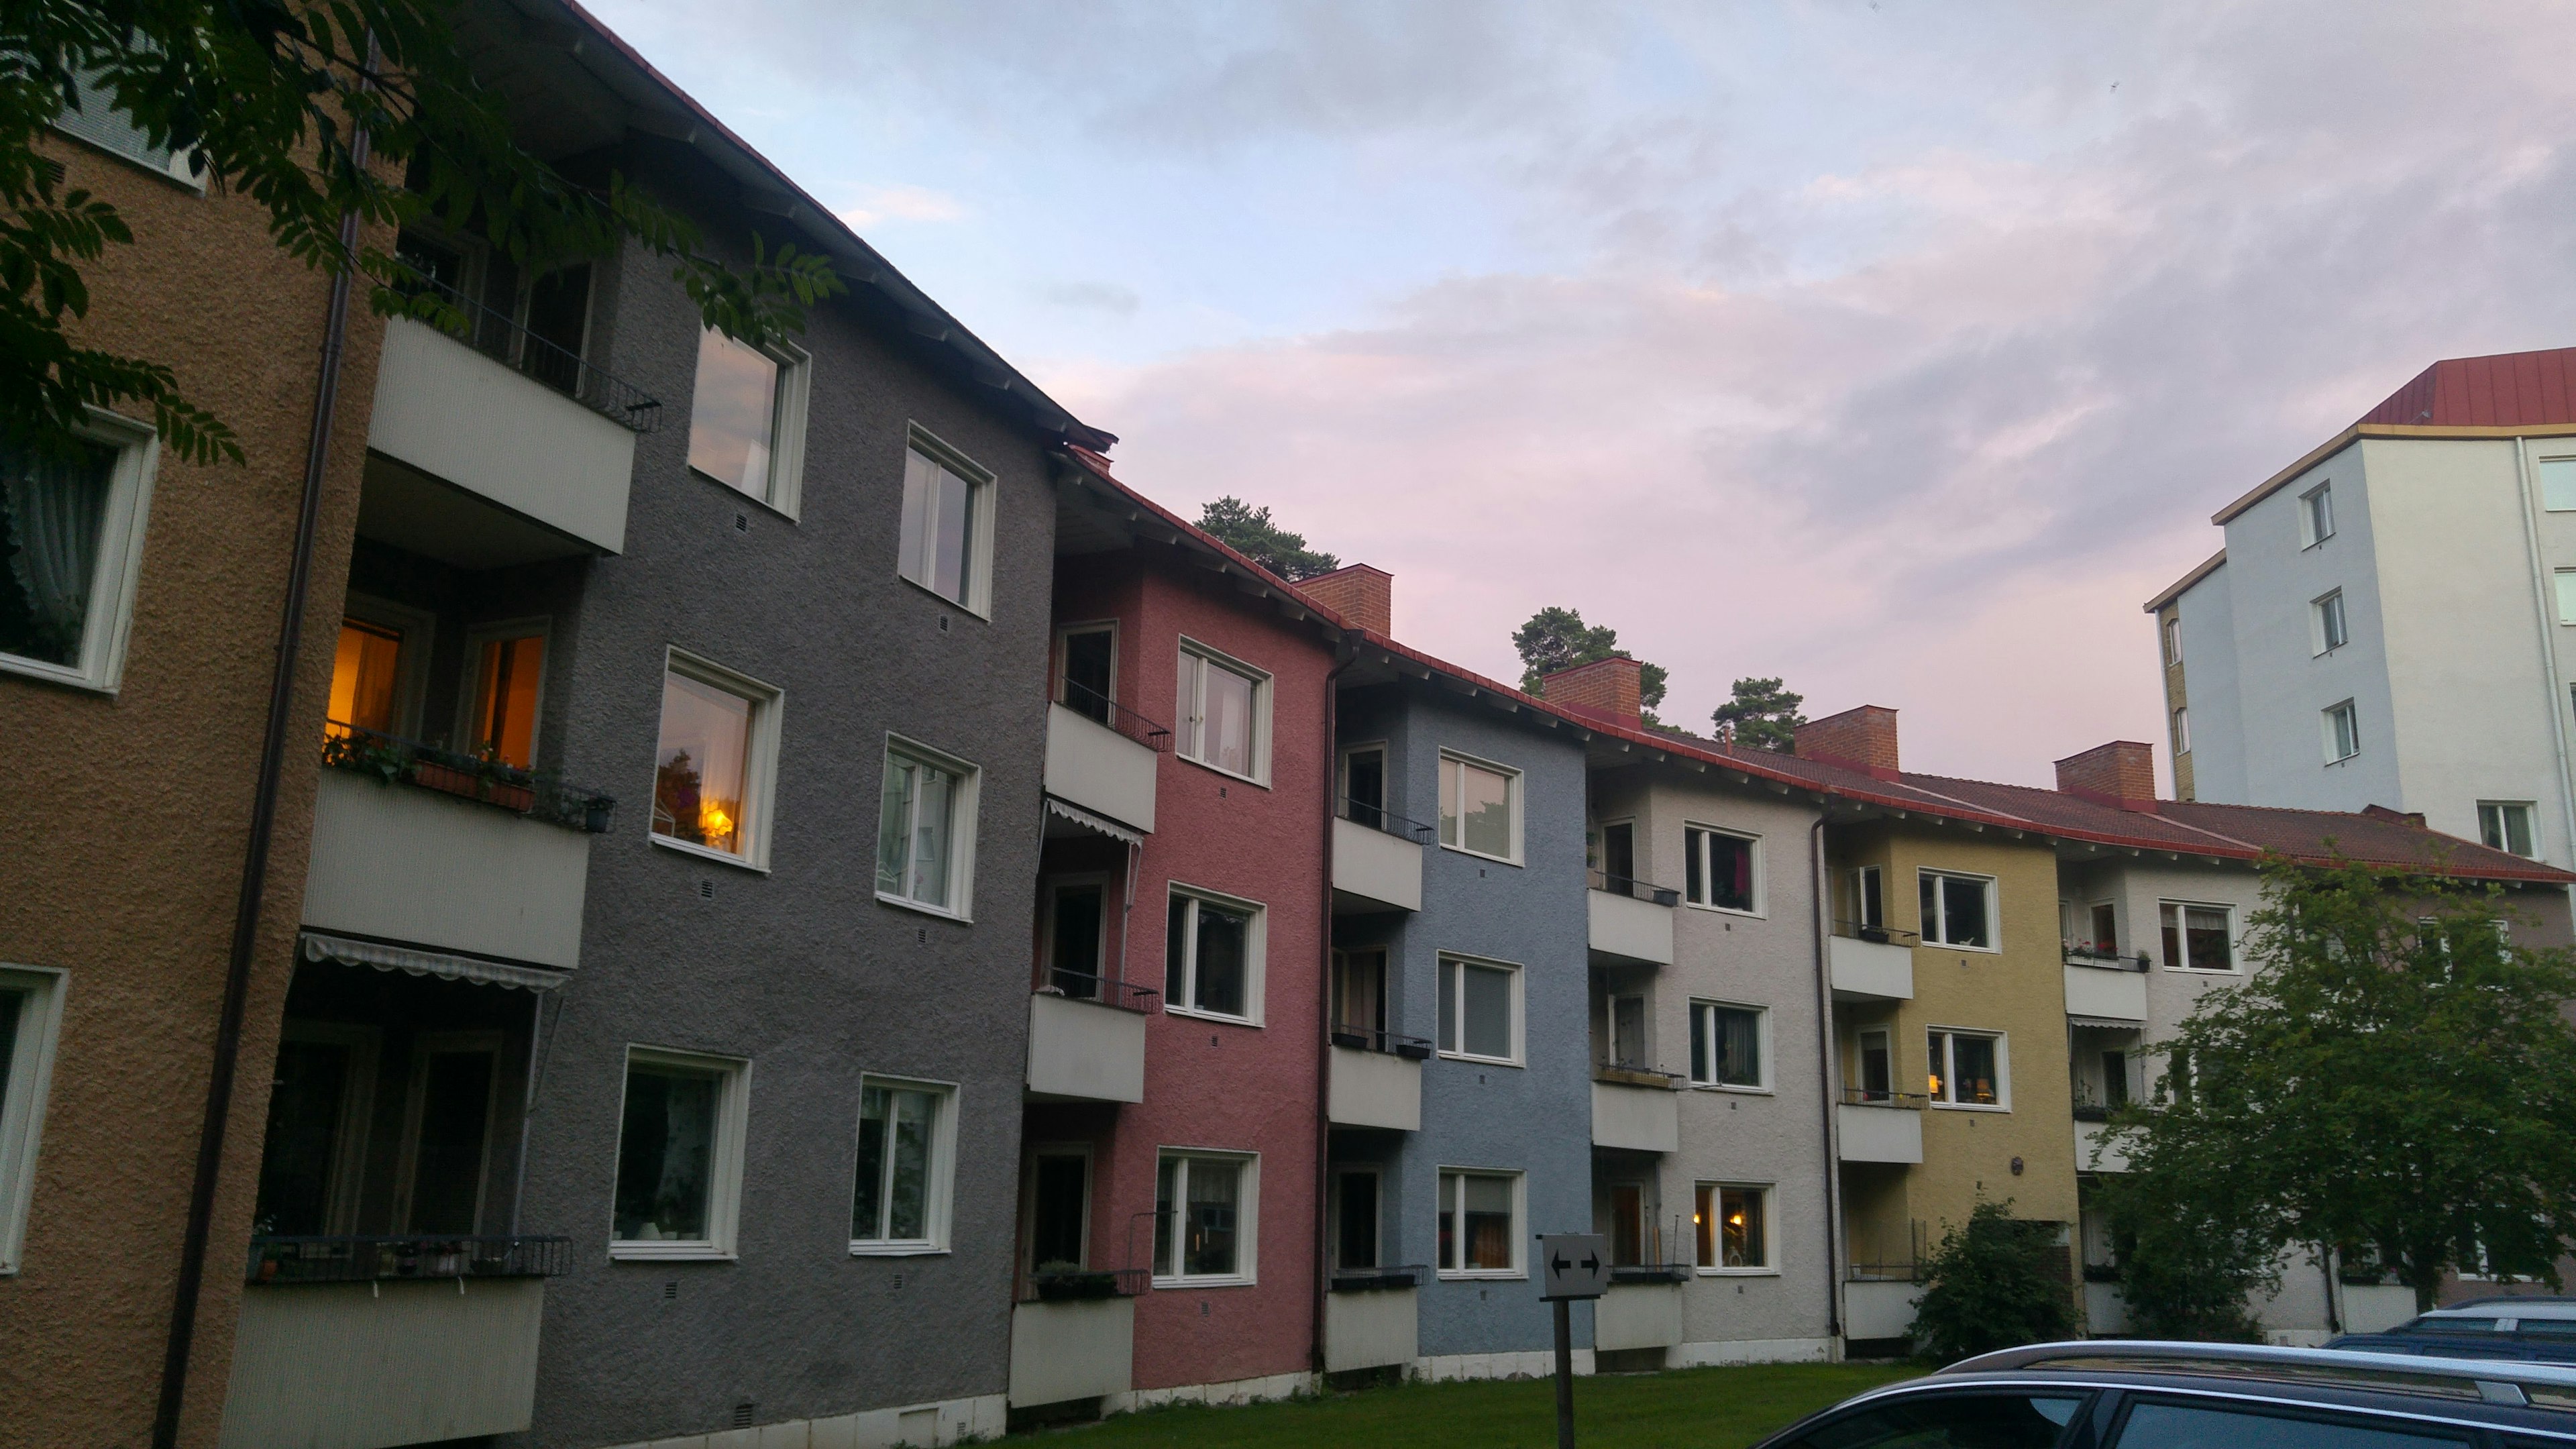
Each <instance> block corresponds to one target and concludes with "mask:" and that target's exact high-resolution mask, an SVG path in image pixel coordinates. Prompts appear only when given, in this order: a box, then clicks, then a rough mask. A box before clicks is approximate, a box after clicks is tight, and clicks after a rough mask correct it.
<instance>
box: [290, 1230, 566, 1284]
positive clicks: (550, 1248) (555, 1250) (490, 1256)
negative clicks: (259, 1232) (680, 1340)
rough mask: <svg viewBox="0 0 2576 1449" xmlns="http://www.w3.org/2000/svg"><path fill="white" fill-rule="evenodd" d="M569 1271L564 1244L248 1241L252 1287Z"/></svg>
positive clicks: (456, 1239)
mask: <svg viewBox="0 0 2576 1449" xmlns="http://www.w3.org/2000/svg"><path fill="white" fill-rule="evenodd" d="M571 1266H572V1239H570V1238H565V1237H525V1236H518V1235H501V1236H495V1235H478V1234H468V1235H464V1236H448V1235H426V1236H423V1235H413V1236H407V1237H363V1236H321V1237H280V1236H265V1237H255V1238H252V1239H251V1240H250V1262H249V1271H248V1275H247V1280H246V1281H248V1282H252V1283H365V1282H371V1281H373V1280H375V1279H379V1278H552V1277H555V1276H556V1275H558V1274H560V1273H562V1272H563V1271H564V1270H565V1269H567V1268H569V1267H571Z"/></svg>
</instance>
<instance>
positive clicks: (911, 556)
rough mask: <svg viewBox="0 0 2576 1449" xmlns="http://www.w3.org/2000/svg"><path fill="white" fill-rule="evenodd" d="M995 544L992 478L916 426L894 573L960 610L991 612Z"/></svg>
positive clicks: (905, 469) (906, 465)
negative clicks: (900, 538)
mask: <svg viewBox="0 0 2576 1449" xmlns="http://www.w3.org/2000/svg"><path fill="white" fill-rule="evenodd" d="M992 540H993V475H992V474H990V473H988V472H986V471H984V470H983V469H982V468H980V467H977V466H976V465H975V464H974V463H972V462H970V461H968V460H967V458H966V456H965V455H964V454H962V453H959V452H958V451H957V450H955V449H953V448H950V447H947V446H946V445H944V444H942V443H940V442H939V441H938V440H937V439H935V438H933V437H931V436H930V435H929V434H927V433H925V432H923V431H922V430H921V429H920V428H918V427H916V428H914V429H913V430H912V451H911V452H910V453H908V454H906V455H905V458H904V465H903V541H902V544H901V546H900V547H899V548H898V550H897V552H896V558H895V571H896V572H897V573H899V574H901V575H903V577H905V578H907V579H909V580H911V581H912V582H914V583H916V584H919V585H921V586H922V587H923V588H925V589H928V590H930V591H931V592H932V593H934V594H937V595H938V596H939V597H941V598H943V599H946V600H948V601H949V602H950V603H952V604H955V605H957V606H958V607H960V608H963V609H968V610H972V611H973V612H975V613H978V614H989V613H990V612H992V607H993V604H992V594H993V591H992V581H991V579H990V577H989V575H990V574H991V572H992V557H993V543H992Z"/></svg>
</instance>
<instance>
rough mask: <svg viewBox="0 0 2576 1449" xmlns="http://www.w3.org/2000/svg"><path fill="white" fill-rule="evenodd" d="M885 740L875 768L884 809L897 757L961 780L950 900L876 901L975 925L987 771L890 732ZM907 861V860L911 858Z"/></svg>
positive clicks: (953, 804) (953, 824) (953, 817)
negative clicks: (887, 784) (977, 853)
mask: <svg viewBox="0 0 2576 1449" xmlns="http://www.w3.org/2000/svg"><path fill="white" fill-rule="evenodd" d="M885 741H886V742H885V753H884V755H883V756H882V757H880V759H879V761H878V764H877V771H878V774H877V799H878V801H879V807H880V808H883V801H884V799H885V773H884V772H885V771H886V770H888V769H890V768H892V766H893V764H894V761H895V758H896V757H897V756H901V757H902V758H904V759H906V760H908V761H910V762H912V763H913V764H916V765H928V766H930V767H931V768H933V769H939V770H946V771H948V772H949V773H951V774H953V775H955V776H956V777H957V790H956V793H955V794H954V795H953V796H951V797H950V799H949V817H948V845H949V857H948V899H947V900H946V901H944V902H937V901H924V900H918V899H915V898H914V897H911V896H906V895H897V894H895V893H893V892H890V891H885V890H878V891H877V893H876V895H877V900H878V902H879V903H880V904H883V905H889V906H893V907H895V908H897V909H899V910H906V911H919V912H920V913H922V914H923V915H926V916H937V917H939V918H940V919H941V920H946V921H965V922H969V923H972V922H973V921H974V919H975V832H976V822H977V821H978V820H979V819H981V818H982V806H983V795H984V771H983V768H982V767H981V766H978V765H977V764H975V763H974V762H973V761H971V760H963V759H960V758H958V757H957V756H955V755H952V754H949V753H948V752H947V751H945V750H941V749H937V748H934V747H933V746H930V745H926V744H923V743H922V742H921V741H919V740H916V739H913V738H911V737H910V736H908V735H899V734H895V733H893V732H892V731H888V732H887V734H886V737H885ZM880 824H882V822H880ZM904 838H905V839H906V840H910V839H911V832H910V831H909V830H906V831H905V834H904ZM880 845H882V841H880ZM906 858H907V860H909V855H908V854H907V857H906ZM868 880H869V884H870V886H871V888H873V887H874V885H875V881H876V866H875V863H874V862H871V863H870V866H869V873H868Z"/></svg>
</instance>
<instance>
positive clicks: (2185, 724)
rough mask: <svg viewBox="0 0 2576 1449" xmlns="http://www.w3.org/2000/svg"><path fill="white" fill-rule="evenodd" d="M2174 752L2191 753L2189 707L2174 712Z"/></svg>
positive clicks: (2178, 753) (2179, 753)
mask: <svg viewBox="0 0 2576 1449" xmlns="http://www.w3.org/2000/svg"><path fill="white" fill-rule="evenodd" d="M2173 752H2174V753H2175V754H2177V755H2188V754H2190V753H2191V711H2190V710H2189V709H2187V708H2186V709H2178V710H2175V711H2174V712H2173Z"/></svg>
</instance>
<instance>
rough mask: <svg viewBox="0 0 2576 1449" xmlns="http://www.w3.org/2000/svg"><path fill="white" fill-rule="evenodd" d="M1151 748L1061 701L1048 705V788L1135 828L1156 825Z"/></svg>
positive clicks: (1154, 756) (1156, 762)
mask: <svg viewBox="0 0 2576 1449" xmlns="http://www.w3.org/2000/svg"><path fill="white" fill-rule="evenodd" d="M1160 763H1161V757H1160V756H1159V755H1158V754H1156V753H1155V752H1154V751H1153V750H1152V749H1149V748H1147V747H1146V746H1144V745H1140V744H1138V743H1137V742H1136V741H1134V740H1132V739H1129V738H1128V737H1127V736H1125V735H1123V734H1121V733H1119V732H1118V731H1116V730H1114V729H1111V728H1110V727H1109V726H1107V725H1105V724H1101V723H1099V722H1097V721H1095V720H1093V719H1091V718H1089V717H1087V716H1085V715H1083V714H1081V713H1079V712H1077V711H1074V710H1070V709H1067V708H1065V707H1064V706H1063V705H1060V704H1051V705H1048V706H1047V739H1046V791H1047V793H1048V794H1050V795H1053V796H1055V797H1056V798H1057V799H1060V800H1063V801H1066V802H1067V803H1070V804H1074V805H1079V806H1081V807H1082V808H1083V809H1085V810H1090V811H1094V812H1096V813H1098V814H1101V815H1105V816H1107V817H1108V818H1110V819H1111V820H1115V821H1117V822H1118V823H1119V824H1121V825H1127V826H1132V827H1134V828H1135V829H1138V830H1144V831H1151V830H1152V829H1153V828H1154V773H1155V769H1156V767H1157V766H1158V765H1159V764H1160Z"/></svg>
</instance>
